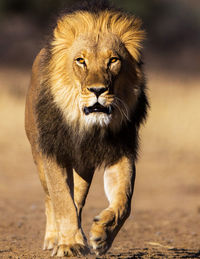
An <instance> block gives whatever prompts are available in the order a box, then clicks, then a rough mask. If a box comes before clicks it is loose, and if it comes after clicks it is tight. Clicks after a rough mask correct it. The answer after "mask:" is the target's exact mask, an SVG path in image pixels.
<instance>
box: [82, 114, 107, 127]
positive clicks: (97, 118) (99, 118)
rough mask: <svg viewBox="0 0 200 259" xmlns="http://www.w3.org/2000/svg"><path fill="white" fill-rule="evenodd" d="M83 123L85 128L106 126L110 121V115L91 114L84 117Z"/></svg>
mask: <svg viewBox="0 0 200 259" xmlns="http://www.w3.org/2000/svg"><path fill="white" fill-rule="evenodd" d="M84 117H85V122H86V125H87V126H94V125H98V126H101V127H104V126H107V125H108V124H109V123H110V121H111V117H112V116H111V115H107V114H104V113H101V112H97V113H91V114H89V115H85V116H84Z"/></svg>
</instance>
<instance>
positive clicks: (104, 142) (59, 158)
mask: <svg viewBox="0 0 200 259" xmlns="http://www.w3.org/2000/svg"><path fill="white" fill-rule="evenodd" d="M143 39H144V31H143V30H142V29H141V21H140V20H138V19H136V18H135V17H134V16H130V15H127V14H125V13H123V12H120V11H114V10H109V9H105V10H100V11H99V12H89V11H80V10H78V11H74V12H72V13H69V14H66V15H63V16H62V17H61V18H59V19H58V21H57V25H56V27H55V29H54V31H53V33H52V38H51V39H50V40H49V42H48V44H47V46H46V47H45V48H43V49H42V50H41V52H40V53H39V54H38V56H37V58H36V60H35V62H34V65H33V70H32V80H31V86H30V88H29V91H28V94H27V102H26V123H25V124H26V125H25V126H26V132H27V136H28V139H29V141H30V144H31V147H32V153H33V157H34V161H35V163H36V165H37V168H38V171H39V176H40V180H41V183H42V185H43V188H44V191H45V195H46V198H45V204H46V216H47V224H46V234H45V241H44V249H53V255H57V256H76V255H85V254H87V253H88V252H89V248H88V243H87V239H86V237H85V235H84V233H83V231H82V228H81V212H82V208H83V206H84V203H85V200H86V196H87V193H88V191H89V187H90V184H91V181H92V177H93V174H94V171H95V170H96V169H97V168H99V167H101V168H103V169H104V170H105V175H104V180H105V192H106V195H107V197H108V200H109V203H110V205H109V207H108V208H107V209H105V210H103V211H102V212H101V213H100V215H98V216H97V217H96V218H95V219H94V223H93V225H92V228H91V232H90V244H91V246H92V248H93V249H94V251H95V253H96V254H103V253H105V252H106V251H107V250H108V249H109V248H110V246H111V245H112V242H113V240H114V238H115V236H116V234H117V233H118V231H119V230H120V228H121V227H122V225H123V223H124V222H125V220H126V219H127V217H128V216H129V214H130V209H131V197H132V193H133V187H134V179H135V160H136V157H137V147H138V130H139V126H140V124H141V122H142V121H143V120H144V119H145V116H146V110H147V106H148V101H147V98H146V95H145V80H144V74H143V70H142V63H141V56H140V49H141V42H142V40H143ZM80 58H81V59H82V60H83V61H84V63H83V64H81V63H80V62H79V59H80ZM113 58H114V59H113ZM112 59H113V60H114V61H113V62H112V61H111V60H112ZM92 87H95V88H99V89H102V88H103V89H105V91H104V93H102V94H101V95H100V96H96V95H95V94H94V93H93V92H91V91H90V88H92ZM96 102H98V103H99V104H100V105H102V106H103V107H106V108H108V107H109V109H111V108H112V109H111V111H112V112H111V113H109V114H107V113H103V112H94V113H91V114H88V115H87V114H85V113H84V108H85V107H93V105H94V104H95V103H96Z"/></svg>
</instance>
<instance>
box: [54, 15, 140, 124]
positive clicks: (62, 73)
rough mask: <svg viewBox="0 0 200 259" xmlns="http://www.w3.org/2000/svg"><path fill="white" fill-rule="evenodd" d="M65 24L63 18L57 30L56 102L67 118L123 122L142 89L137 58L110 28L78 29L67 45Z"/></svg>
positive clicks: (55, 49) (97, 122)
mask: <svg viewBox="0 0 200 259" xmlns="http://www.w3.org/2000/svg"><path fill="white" fill-rule="evenodd" d="M87 18H88V17H87ZM63 24H64V22H63V21H62V22H61V23H60V26H58V28H57V30H55V38H57V39H56V41H55V43H54V44H55V48H54V55H53V57H54V58H55V60H54V61H53V70H54V71H53V72H54V77H55V80H54V82H56V83H54V88H53V93H54V96H55V99H56V101H57V103H59V106H61V109H62V111H63V112H64V114H65V116H66V118H67V119H68V120H71V121H72V120H74V121H75V120H76V121H77V120H78V121H79V124H85V125H86V126H93V125H98V126H101V127H104V126H107V125H115V126H114V127H117V125H119V126H120V124H121V122H122V121H124V120H129V115H130V113H131V111H132V110H133V109H134V107H135V104H136V101H137V97H138V95H139V91H140V89H139V84H140V82H139V81H140V79H141V77H142V75H141V71H140V70H139V68H138V66H137V60H136V58H134V57H133V55H131V54H130V51H128V49H127V47H126V46H125V44H124V43H123V42H122V39H121V38H120V37H119V36H118V35H116V34H114V33H112V32H109V31H108V32H107V33H102V32H100V31H97V33H95V32H92V33H91V32H82V33H77V34H78V36H77V37H75V38H74V39H73V43H72V44H70V46H69V47H66V45H67V44H66V42H65V39H64V35H63V33H62V35H61V30H63V31H64V30H65V28H64V27H62V26H63ZM66 37H67V36H66ZM68 37H69V36H68ZM57 60H59V62H60V61H61V60H62V62H60V63H59V62H58V61H57ZM56 62H57V64H56ZM55 64H56V65H55ZM59 64H60V65H59ZM56 70H57V71H58V72H57V74H56V75H55V71H56ZM69 85H70V86H69ZM61 95H62V96H61Z"/></svg>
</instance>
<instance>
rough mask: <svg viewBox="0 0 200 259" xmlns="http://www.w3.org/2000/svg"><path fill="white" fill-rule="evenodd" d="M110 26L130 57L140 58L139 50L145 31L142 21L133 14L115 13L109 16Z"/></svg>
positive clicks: (137, 59)
mask: <svg viewBox="0 0 200 259" xmlns="http://www.w3.org/2000/svg"><path fill="white" fill-rule="evenodd" d="M110 27H111V30H112V32H113V33H114V34H115V35H117V36H118V37H119V38H120V39H121V41H122V42H123V44H124V45H125V47H126V48H127V50H128V51H129V53H130V54H131V55H132V57H133V58H134V59H135V60H136V61H139V60H140V50H141V48H142V42H143V41H144V39H145V38H146V33H145V31H144V30H143V29H142V21H141V20H140V19H138V18H135V17H134V16H128V15H123V14H121V15H120V14H115V15H113V17H112V18H111V22H110Z"/></svg>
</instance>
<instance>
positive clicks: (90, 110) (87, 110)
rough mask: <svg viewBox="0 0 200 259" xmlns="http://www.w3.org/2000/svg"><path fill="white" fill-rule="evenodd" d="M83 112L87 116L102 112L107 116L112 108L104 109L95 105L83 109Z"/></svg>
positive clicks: (99, 105)
mask: <svg viewBox="0 0 200 259" xmlns="http://www.w3.org/2000/svg"><path fill="white" fill-rule="evenodd" d="M83 112H84V113H85V115H89V114H90V113H93V112H103V113H106V114H108V115H109V114H111V113H112V107H111V106H108V107H106V106H103V105H101V104H100V103H95V104H94V105H93V106H89V107H84V109H83Z"/></svg>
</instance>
